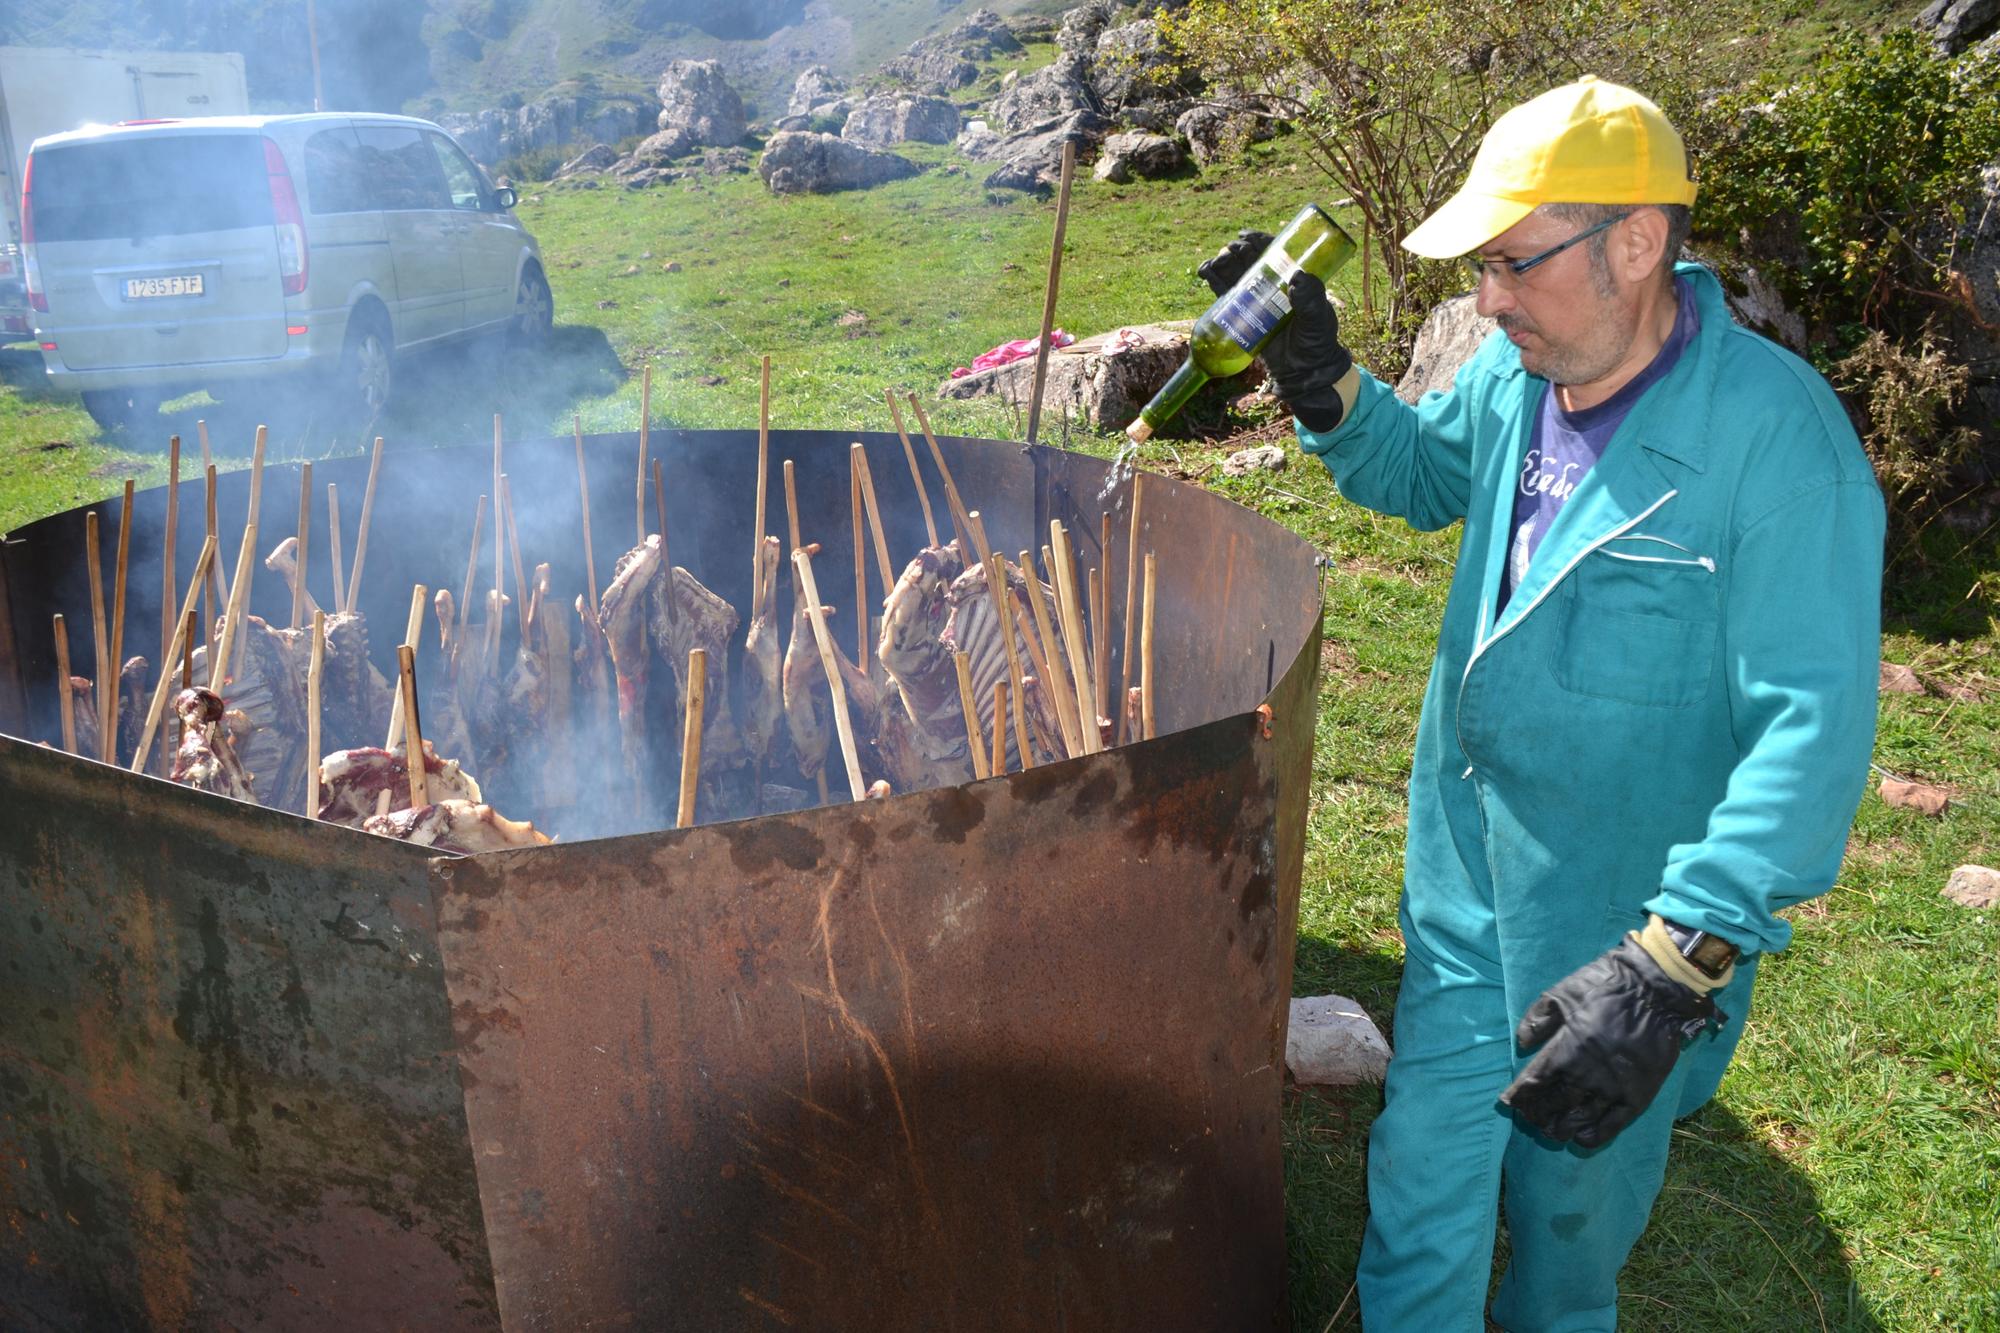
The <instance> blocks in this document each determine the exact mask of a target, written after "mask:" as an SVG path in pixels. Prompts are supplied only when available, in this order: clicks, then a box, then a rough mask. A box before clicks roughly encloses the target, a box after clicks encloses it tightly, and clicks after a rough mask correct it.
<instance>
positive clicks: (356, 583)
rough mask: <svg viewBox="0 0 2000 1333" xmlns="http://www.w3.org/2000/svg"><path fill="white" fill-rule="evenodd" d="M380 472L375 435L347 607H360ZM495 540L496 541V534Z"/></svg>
mask: <svg viewBox="0 0 2000 1333" xmlns="http://www.w3.org/2000/svg"><path fill="white" fill-rule="evenodd" d="M381 473H382V437H381V436H380V435H377V436H376V437H375V452H374V454H373V455H372V456H371V457H370V458H369V460H368V489H367V490H365V491H363V492H361V530H360V531H359V532H357V533H356V534H355V536H354V568H353V570H352V571H350V572H349V573H348V575H347V609H348V610H350V611H358V610H360V609H361V566H362V565H363V564H364V563H366V561H367V559H368V529H369V526H370V525H371V524H372V523H373V522H374V521H375V480H376V478H377V477H379V476H380V475H381ZM495 541H496V542H497V541H498V536H497V534H496V536H495Z"/></svg>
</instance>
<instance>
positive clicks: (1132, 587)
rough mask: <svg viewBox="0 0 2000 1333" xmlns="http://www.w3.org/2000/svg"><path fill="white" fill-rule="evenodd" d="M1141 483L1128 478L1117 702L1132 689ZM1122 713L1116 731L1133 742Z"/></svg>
mask: <svg viewBox="0 0 2000 1333" xmlns="http://www.w3.org/2000/svg"><path fill="white" fill-rule="evenodd" d="M1145 479H1146V474H1145V473H1143V472H1137V471H1135V472H1133V474H1132V528H1131V531H1130V533H1129V534H1128V535H1127V536H1126V538H1125V651H1124V652H1122V653H1120V654H1119V656H1118V697H1119V698H1120V699H1123V698H1124V697H1125V696H1126V695H1127V694H1129V693H1130V692H1131V689H1132V624H1133V617H1132V612H1133V610H1134V609H1135V607H1134V605H1133V603H1134V600H1135V598H1136V596H1137V593H1138V588H1139V498H1140V494H1141V492H1140V490H1139V483H1140V482H1142V481H1144V480H1145ZM1125 711H1126V710H1125V709H1123V708H1120V709H1119V710H1118V713H1119V721H1118V727H1119V733H1120V736H1121V738H1122V739H1124V740H1128V741H1129V740H1131V739H1133V738H1132V737H1131V736H1128V735H1125V734H1124V731H1125V720H1124V714H1125Z"/></svg>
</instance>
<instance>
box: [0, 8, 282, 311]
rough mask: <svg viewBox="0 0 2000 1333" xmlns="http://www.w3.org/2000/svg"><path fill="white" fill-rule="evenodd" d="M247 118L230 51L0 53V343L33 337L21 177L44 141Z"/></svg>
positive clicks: (238, 66) (243, 88)
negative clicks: (97, 127) (151, 124)
mask: <svg viewBox="0 0 2000 1333" xmlns="http://www.w3.org/2000/svg"><path fill="white" fill-rule="evenodd" d="M249 110H250V93H249V88H248V86H247V85H246V84H245V83H244V79H243V57H242V56H241V55H239V54H237V53H236V52H234V51H77V50H71V49H69V48H67V47H44V46H0V201H4V202H0V343H5V342H10V341H13V340H15V339H20V338H26V337H28V336H29V335H30V334H31V333H32V332H33V325H32V324H31V322H30V320H29V316H28V299H27V292H26V288H25V287H24V285H23V282H22V274H21V216H20V213H21V169H22V166H23V164H25V163H26V162H27V160H28V145H30V144H32V143H33V142H34V141H35V140H37V139H39V138H41V137H42V136H43V135H45V134H59V133H61V132H63V131H64V130H74V129H80V128H81V127H83V126H85V125H92V124H104V125H112V124H117V123H118V122H120V121H130V120H171V119H177V118H179V117H182V116H240V115H243V114H245V113H247V112H248V111H249Z"/></svg>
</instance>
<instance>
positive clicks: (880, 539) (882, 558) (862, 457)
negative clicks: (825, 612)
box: [847, 440, 896, 597]
mask: <svg viewBox="0 0 2000 1333" xmlns="http://www.w3.org/2000/svg"><path fill="white" fill-rule="evenodd" d="M847 456H848V458H849V459H851V460H852V461H853V463H854V466H855V468H856V469H857V470H858V471H859V472H860V473H861V503H862V505H863V506H864V507H866V508H867V510H868V532H869V535H870V536H871V537H873V538H874V539H875V572H876V573H878V574H880V575H881V576H882V595H883V596H884V597H887V596H888V595H889V590H890V589H891V588H893V587H895V586H896V571H895V566H893V565H891V564H890V563H889V537H888V534H887V533H885V532H883V531H882V510H881V507H880V506H879V505H877V504H876V502H875V474H874V473H873V472H871V471H869V469H868V447H867V446H866V445H864V444H862V443H861V441H859V440H856V441H855V442H854V443H853V444H851V445H849V446H848V447H847Z"/></svg>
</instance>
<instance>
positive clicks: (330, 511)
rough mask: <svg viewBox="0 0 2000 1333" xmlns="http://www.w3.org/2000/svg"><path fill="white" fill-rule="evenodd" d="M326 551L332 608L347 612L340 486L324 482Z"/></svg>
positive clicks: (336, 610) (341, 612) (339, 612)
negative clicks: (330, 580) (329, 568)
mask: <svg viewBox="0 0 2000 1333" xmlns="http://www.w3.org/2000/svg"><path fill="white" fill-rule="evenodd" d="M326 541H327V547H326V553H327V555H328V556H330V557H332V560H333V609H334V611H335V612H336V613H337V614H342V615H344V614H346V612H347V558H346V556H344V555H343V554H342V553H341V548H340V487H339V486H337V485H336V484H334V483H333V482H330V481H329V482H328V483H327V484H326Z"/></svg>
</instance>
